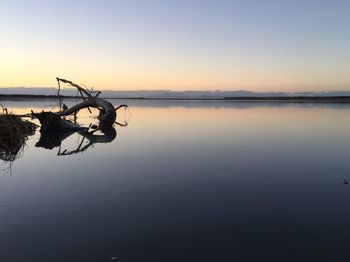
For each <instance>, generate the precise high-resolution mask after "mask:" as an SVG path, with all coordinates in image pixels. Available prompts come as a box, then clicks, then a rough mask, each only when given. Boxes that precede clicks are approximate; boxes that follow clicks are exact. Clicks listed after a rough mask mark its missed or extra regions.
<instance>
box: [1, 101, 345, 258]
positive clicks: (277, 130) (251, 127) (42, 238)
mask: <svg viewBox="0 0 350 262" xmlns="http://www.w3.org/2000/svg"><path fill="white" fill-rule="evenodd" d="M113 102H114V103H115V104H116V105H118V104H121V103H127V104H129V105H130V111H123V110H122V111H120V114H119V116H118V121H119V122H121V123H124V122H125V121H126V122H127V123H128V125H127V126H126V127H119V126H116V131H117V136H116V138H115V139H114V140H113V141H112V142H110V143H94V144H92V145H91V146H89V145H88V146H87V149H86V150H85V151H83V152H80V153H77V154H72V155H66V156H64V155H58V153H62V152H65V153H67V152H68V153H69V152H74V151H75V150H76V149H77V148H79V144H80V143H81V141H82V136H80V135H79V134H73V135H71V136H69V137H67V138H66V139H65V140H63V141H62V143H61V146H60V147H54V148H53V149H52V150H49V149H45V148H40V147H36V146H35V145H36V143H37V142H38V141H39V139H40V132H38V131H37V132H36V133H35V134H34V135H32V136H30V137H29V139H28V141H27V145H26V147H25V148H24V150H23V152H22V153H21V156H20V157H19V158H18V159H17V160H15V161H14V162H13V163H12V164H11V166H9V163H5V162H0V163H1V169H2V170H1V178H0V261H1V262H22V261H68V262H70V261H101V262H103V261H121V262H123V261H125V262H126V261H136V262H140V261H162V262H167V261H243V262H244V261H349V257H350V254H349V240H350V225H349V223H350V222H349V221H350V185H345V184H343V179H348V180H349V181H350V158H349V156H350V121H349V119H350V105H347V104H288V103H257V102H254V103H252V102H241V103H239V102H222V101H221V102H210V101H208V102H200V101H187V102H181V101H178V102H175V101H173V102H171V101H170V102H169V101H168V102H166V101H158V102H157V101H151V102H150V101H118V100H115V101H113ZM1 103H2V104H3V105H4V106H7V107H9V108H10V109H12V111H14V112H18V113H24V112H25V113H26V112H29V111H30V109H34V110H37V111H39V110H41V109H42V108H43V107H44V106H50V105H52V104H55V102H54V101H49V100H48V101H44V100H43V101H17V102H16V101H11V102H9V101H7V102H4V101H2V102H1ZM72 103H73V101H67V104H72ZM48 108H49V107H46V110H47V109H48ZM79 121H81V123H83V124H85V125H88V124H89V123H96V122H97V120H96V119H94V118H91V117H89V114H88V112H87V111H86V112H81V115H80V117H79ZM88 143H89V141H88V140H87V139H85V140H84V141H83V145H82V146H84V145H87V144H88Z"/></svg>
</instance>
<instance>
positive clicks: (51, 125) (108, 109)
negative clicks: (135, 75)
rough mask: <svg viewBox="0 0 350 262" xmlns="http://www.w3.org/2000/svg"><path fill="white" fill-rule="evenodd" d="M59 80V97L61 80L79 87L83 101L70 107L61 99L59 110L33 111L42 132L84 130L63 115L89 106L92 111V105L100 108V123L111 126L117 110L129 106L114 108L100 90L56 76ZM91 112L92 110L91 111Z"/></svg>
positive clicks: (74, 112)
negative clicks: (102, 97)
mask: <svg viewBox="0 0 350 262" xmlns="http://www.w3.org/2000/svg"><path fill="white" fill-rule="evenodd" d="M56 80H57V82H58V93H57V94H58V97H59V99H60V93H59V92H60V89H61V86H60V82H62V83H65V84H68V85H70V86H73V87H75V88H77V90H78V92H79V93H80V95H81V97H82V99H83V101H82V102H81V103H78V104H76V105H74V106H72V107H70V108H67V106H65V105H64V106H63V107H61V100H60V109H63V110H60V111H58V112H50V111H49V112H44V111H43V112H40V113H34V112H32V116H33V117H36V118H37V119H38V120H39V121H40V124H41V129H40V131H41V132H63V131H64V132H65V131H67V132H69V131H79V130H84V129H85V128H82V127H80V126H77V125H76V124H74V123H72V122H70V121H67V120H65V119H64V118H63V117H64V116H68V115H72V114H77V113H78V112H79V110H81V109H84V108H88V109H89V111H90V107H93V108H97V109H99V110H100V114H99V120H100V123H99V125H103V126H110V127H112V126H113V124H114V123H115V121H116V118H117V110H118V109H120V108H122V107H127V105H120V106H118V107H117V108H114V106H113V105H112V104H111V103H110V102H108V101H107V100H104V99H100V98H98V96H99V94H100V93H101V92H100V91H93V90H87V89H86V88H83V87H81V86H80V85H78V84H75V83H73V82H72V81H69V80H66V79H62V78H58V77H57V78H56ZM90 112H91V111H90Z"/></svg>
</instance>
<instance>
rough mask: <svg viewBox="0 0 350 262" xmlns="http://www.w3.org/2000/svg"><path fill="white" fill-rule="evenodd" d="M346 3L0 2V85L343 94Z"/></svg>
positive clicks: (346, 84) (349, 26) (348, 57)
mask: <svg viewBox="0 0 350 262" xmlns="http://www.w3.org/2000/svg"><path fill="white" fill-rule="evenodd" d="M349 75H350V1H348V0H328V1H325V0H293V1H290V0H230V1H228V0H227V1H226V0H215V1H214V0H186V1H185V0H183V1H182V0H172V1H170V0H147V1H146V0H138V1H135V0H127V1H124V0H115V1H112V0H110V1H106V0H95V1H88V0H85V1H72V0H70V1H66V0H64V1H63V0H62V1H51V0H47V1H42V0H38V1H34V0H32V1H31V0H27V1H24V0H23V1H17V0H2V1H1V2H0V87H15V86H27V87H44V86H55V85H56V82H55V77H56V76H60V77H63V78H67V79H70V80H73V81H76V82H78V83H84V84H86V85H87V86H94V87H96V88H98V89H102V90H103V89H118V90H131V89H172V90H188V89H193V90H216V89H220V90H237V89H246V90H251V91H301V90H304V91H321V90H322V91H328V90H350V77H349Z"/></svg>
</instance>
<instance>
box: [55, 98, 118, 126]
mask: <svg viewBox="0 0 350 262" xmlns="http://www.w3.org/2000/svg"><path fill="white" fill-rule="evenodd" d="M87 107H94V108H98V109H100V110H102V115H101V117H100V121H101V122H103V123H106V124H107V123H110V124H113V123H114V122H115V119H116V117H117V114H116V111H115V109H114V106H113V105H112V104H111V103H110V102H108V101H106V100H104V99H99V98H90V99H88V100H85V101H83V102H81V103H79V104H76V105H74V106H72V107H71V108H68V109H66V110H64V111H60V112H57V115H58V116H68V115H71V114H74V113H76V112H78V111H79V110H80V109H83V108H87Z"/></svg>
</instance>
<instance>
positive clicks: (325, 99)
mask: <svg viewBox="0 0 350 262" xmlns="http://www.w3.org/2000/svg"><path fill="white" fill-rule="evenodd" d="M61 98H62V99H81V97H80V96H61ZM100 98H103V99H118V100H162V101H166V100H169V101H174V100H179V101H196V100H197V101H239V102H242V101H247V102H249V101H251V102H254V101H257V102H300V103H302V102H309V103H350V96H313V97H311V96H273V97H256V96H237V97H224V98H188V97H184V98H174V97H168V98H165V97H159V98H157V97H108V98H106V97H103V96H101V97H100ZM28 99H58V96H57V95H24V94H22V95H21V94H17V95H9V94H0V100H28Z"/></svg>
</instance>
